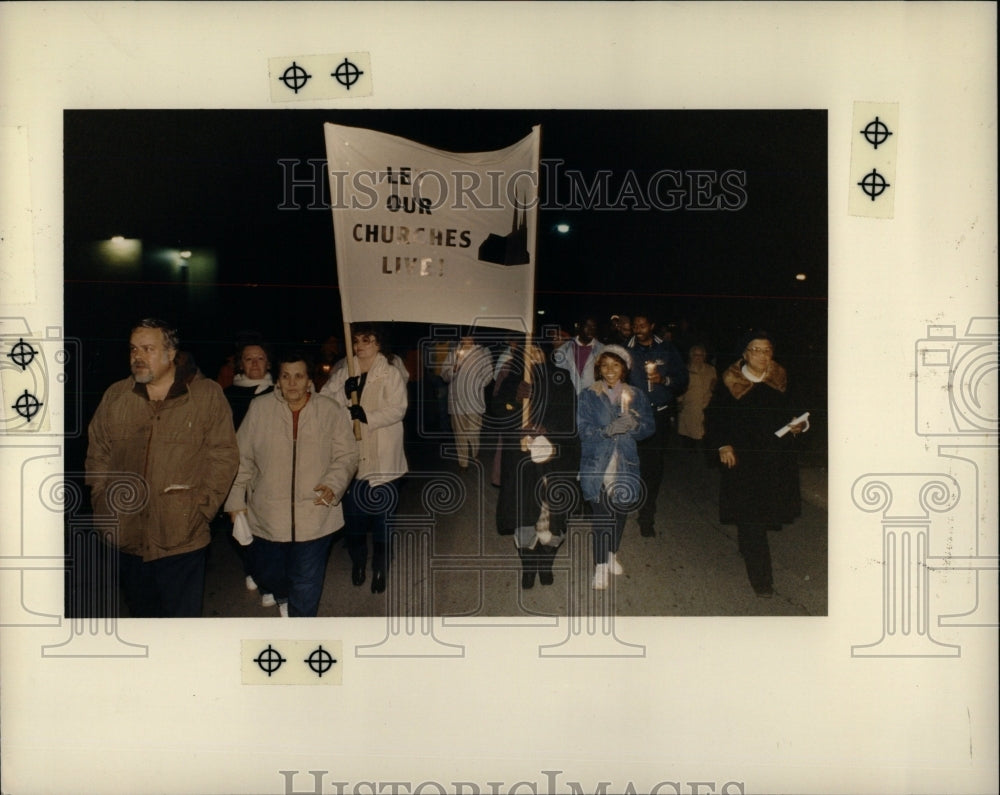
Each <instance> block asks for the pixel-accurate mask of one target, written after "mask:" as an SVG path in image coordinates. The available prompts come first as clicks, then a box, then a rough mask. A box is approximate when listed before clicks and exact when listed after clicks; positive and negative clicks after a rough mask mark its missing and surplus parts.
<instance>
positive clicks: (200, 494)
mask: <svg viewBox="0 0 1000 795" xmlns="http://www.w3.org/2000/svg"><path fill="white" fill-rule="evenodd" d="M129 360H130V364H131V370H132V375H131V376H129V377H128V378H124V379H122V380H121V381H117V382H115V383H114V384H112V385H111V386H110V387H109V388H108V390H107V391H106V392H105V393H104V397H103V398H102V399H101V403H100V405H99V406H98V407H97V411H96V413H95V414H94V418H93V419H92V420H91V423H90V428H89V442H90V443H89V445H88V448H87V461H86V470H87V485H88V486H90V489H91V501H92V503H93V507H94V513H95V515H102V514H103V515H107V514H109V513H111V514H116V515H117V517H118V529H117V535H116V536H114V537H113V538H111V539H109V540H110V541H111V543H113V544H114V545H115V546H116V547H117V548H118V550H119V573H120V582H121V586H122V590H123V593H124V596H125V602H126V605H127V606H128V611H129V614H130V615H131V616H132V617H135V618H151V617H197V616H200V615H201V604H202V597H203V594H204V588H205V558H206V550H207V548H208V545H209V543H210V541H211V533H210V530H209V521H210V520H211V519H212V517H214V516H215V513H216V511H218V509H219V506H220V505H221V504H222V501H223V500H224V499H225V496H226V494H227V493H228V491H229V487H230V485H231V484H232V482H233V477H234V476H235V474H236V470H237V467H238V466H239V450H238V448H237V446H236V435H235V433H234V432H233V423H232V414H231V412H230V408H229V403H228V402H227V401H226V398H225V396H224V395H223V394H222V389H221V387H219V385H218V384H217V383H215V382H214V381H211V380H209V379H207V378H205V377H204V376H203V375H202V374H201V373H200V372H199V371H198V369H197V367H195V366H194V364H193V362H192V360H191V358H190V357H189V356H188V355H187V354H185V353H182V352H180V351H178V339H177V332H176V331H175V330H174V329H173V328H171V327H170V326H169V325H168V324H166V323H165V322H163V321H162V320H156V319H152V318H147V319H145V320H142V321H140V322H139V323H138V324H137V325H136V326H135V327H134V328H133V329H132V333H131V337H130V339H129ZM136 476H138V478H139V483H140V488H139V489H136V488H134V486H135V483H136Z"/></svg>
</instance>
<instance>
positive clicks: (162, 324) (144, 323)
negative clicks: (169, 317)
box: [132, 317, 181, 351]
mask: <svg viewBox="0 0 1000 795" xmlns="http://www.w3.org/2000/svg"><path fill="white" fill-rule="evenodd" d="M137 328H156V329H159V330H160V331H162V332H163V343H164V345H165V346H166V347H167V348H172V349H173V350H175V351H176V350H180V347H181V339H180V337H179V336H178V334H177V329H175V328H174V327H173V326H172V325H170V324H169V323H167V321H165V320H160V319H159V318H155V317H144V318H143V319H142V320H140V321H139V322H138V323H136V324H135V325H134V326H132V331H135V330H136V329H137Z"/></svg>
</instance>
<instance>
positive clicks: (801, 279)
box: [795, 273, 806, 282]
mask: <svg viewBox="0 0 1000 795" xmlns="http://www.w3.org/2000/svg"><path fill="white" fill-rule="evenodd" d="M805 280H806V275H805V274H804V273H796V274H795V281H797V282H804V281H805Z"/></svg>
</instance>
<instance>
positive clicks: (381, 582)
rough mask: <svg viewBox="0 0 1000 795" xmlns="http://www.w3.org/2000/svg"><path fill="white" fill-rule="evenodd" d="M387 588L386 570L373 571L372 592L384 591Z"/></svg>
mask: <svg viewBox="0 0 1000 795" xmlns="http://www.w3.org/2000/svg"><path fill="white" fill-rule="evenodd" d="M384 590H385V572H384V571H382V569H375V570H374V571H372V593H382V592H383V591H384Z"/></svg>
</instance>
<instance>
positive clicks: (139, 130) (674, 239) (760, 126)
mask: <svg viewBox="0 0 1000 795" xmlns="http://www.w3.org/2000/svg"><path fill="white" fill-rule="evenodd" d="M324 122H334V123H338V124H344V125H349V126H358V127H369V128H372V129H376V130H381V131H383V132H388V133H392V134H395V135H401V136H404V137H407V138H411V139H414V140H416V141H419V142H420V143H423V144H426V145H429V146H432V147H436V148H440V149H447V150H451V151H484V150H490V149H498V148H501V147H505V146H508V145H510V144H512V143H514V142H515V141H517V140H519V139H521V138H523V137H524V136H525V135H527V134H528V133H529V132H530V129H531V127H532V125H534V124H540V125H541V127H542V144H541V155H542V161H543V183H542V186H541V209H540V211H539V223H538V251H537V257H538V259H537V268H536V298H535V305H536V308H537V309H544V310H546V315H545V316H544V321H545V322H546V323H552V322H560V323H562V324H564V325H567V324H571V323H572V321H573V320H574V319H576V318H578V317H580V316H582V315H584V314H594V315H596V316H597V317H598V318H599V319H600V320H604V319H606V318H607V317H608V316H609V315H610V314H611V313H613V312H625V313H627V314H632V313H633V312H634V311H635V310H637V309H639V308H646V309H648V310H649V311H650V312H651V313H652V314H654V316H657V317H658V319H659V320H662V321H680V320H681V319H685V320H687V321H688V322H689V323H690V324H691V325H692V326H693V328H694V329H695V330H696V331H697V332H698V333H699V334H700V336H702V337H704V339H705V341H707V342H708V343H709V344H710V346H712V348H713V349H714V351H718V354H719V357H720V359H725V358H727V357H730V351H732V350H733V348H734V346H735V342H736V338H737V337H738V336H739V332H740V330H741V329H744V328H746V327H758V328H760V327H764V328H768V329H770V330H772V331H774V332H775V333H776V334H777V335H778V340H779V346H778V348H779V354H780V353H781V352H782V350H783V351H784V352H785V355H784V357H781V356H780V355H779V359H780V358H784V359H785V360H786V361H789V360H791V361H793V362H795V361H797V364H798V369H799V371H808V372H809V374H810V378H811V379H812V380H813V381H814V382H816V384H817V386H819V384H820V383H822V384H823V385H824V386H825V373H826V370H825V350H826V321H827V302H826V298H827V248H828V246H827V118H826V112H825V111H813V110H802V111H767V110H764V111H760V110H753V111H593V110H585V111H552V110H548V111H540V110H523V111H469V110H462V111H424V110H405V111H404V110H362V111H349V112H345V111H340V110H338V111H323V110H305V111H304V110H287V111H269V110H263V111H259V110H253V111H227V110H211V111H201V110H191V111H174V110H163V111H157V110H153V111H137V110H127V111H110V110H104V111H66V112H65V114H64V126H65V129H64V141H65V263H64V273H65V280H66V292H65V299H66V301H65V325H66V330H67V334H68V335H70V336H75V337H79V338H81V340H82V342H83V345H84V350H85V352H86V354H85V359H86V360H87V365H86V367H85V374H84V391H85V392H86V393H88V394H89V395H91V396H94V395H96V396H99V394H100V392H102V391H103V390H104V388H106V387H107V385H108V384H109V383H110V382H111V381H112V380H115V379H116V378H120V377H122V376H124V375H126V374H127V361H126V355H125V350H126V341H127V337H128V329H129V327H130V325H131V323H132V322H133V321H134V320H135V319H137V318H139V317H143V316H148V315H158V316H164V317H166V318H168V319H169V320H171V321H173V322H174V323H176V324H177V325H178V327H179V328H180V330H181V336H182V339H183V340H186V341H187V344H188V347H189V348H190V349H192V350H193V352H194V353H195V356H196V358H197V360H198V362H199V364H201V366H202V369H203V370H204V371H205V372H206V374H208V375H209V376H210V377H211V376H214V374H215V371H216V369H217V367H218V364H219V363H221V361H222V359H223V357H224V356H225V355H226V353H228V352H229V350H230V348H231V346H232V343H233V340H234V338H235V336H236V334H237V333H238V332H239V331H240V330H242V329H256V330H259V331H261V332H262V333H263V334H264V335H265V336H266V337H267V338H268V339H270V340H274V341H277V342H288V343H292V342H301V341H309V342H316V343H318V342H321V341H322V340H324V339H326V338H327V337H328V336H330V335H334V334H335V335H338V336H340V335H341V334H342V330H341V321H340V296H339V293H338V291H337V289H336V283H337V277H336V262H335V255H334V240H333V224H332V219H331V214H330V211H329V209H326V208H323V207H312V208H310V207H309V206H308V205H309V203H310V198H311V196H310V192H309V191H307V190H304V189H302V188H299V189H297V190H296V193H295V194H294V195H293V196H291V197H289V196H288V195H287V194H286V186H285V179H286V176H287V174H288V173H290V172H288V170H287V167H285V168H283V167H282V166H281V165H280V163H279V161H281V160H293V161H297V165H296V167H295V168H296V170H295V176H296V178H298V179H300V180H303V179H307V178H308V176H309V173H310V166H309V164H308V161H309V160H320V161H325V158H326V151H325V146H324V139H323V123H324ZM556 161H561V162H560V163H559V164H558V165H556ZM568 170H572V171H576V172H579V174H580V180H581V183H582V184H583V185H584V186H586V187H590V186H592V185H593V184H595V182H599V177H598V175H599V174H601V173H605V174H606V177H605V178H604V179H605V180H606V181H605V182H604V183H603V187H604V193H603V194H601V195H599V196H597V197H596V199H595V201H592V202H591V203H592V204H593V203H595V202H596V201H599V202H601V203H603V205H604V208H600V207H597V208H587V207H581V206H575V207H574V206H558V205H559V204H564V205H565V204H567V203H569V200H570V198H571V192H570V191H569V184H570V182H569V179H570V178H569V177H568V176H567V175H566V172H567V171H568ZM665 170H672V171H677V172H682V174H681V177H680V179H681V183H679V184H680V185H681V186H682V187H684V186H688V185H689V184H690V182H688V181H687V180H701V181H702V182H703V187H704V190H703V191H702V192H701V193H700V194H699V195H698V196H696V195H694V193H693V192H692V191H681V192H677V193H669V191H668V189H669V188H671V187H674V184H673V182H671V179H672V178H666V179H663V178H661V179H660V181H659V182H658V183H656V184H657V185H659V186H660V194H658V197H657V198H658V199H659V200H660V203H661V205H662V206H666V207H672V208H673V209H657V208H656V207H651V208H650V209H638V208H637V207H636V205H637V204H638V203H640V202H642V201H644V200H645V201H646V202H647V203H649V202H650V201H651V200H650V199H648V198H646V197H645V196H643V195H642V192H647V193H648V191H649V183H650V180H651V178H652V177H653V175H656V174H658V173H662V172H664V171H665ZM694 172H706V173H707V174H708V175H710V176H701V177H698V176H696V175H694ZM725 172H730V173H731V174H733V173H735V174H742V175H743V176H742V177H739V178H738V179H740V180H742V181H743V184H742V188H739V186H737V189H733V186H732V185H730V189H729V190H728V192H727V191H724V190H723V189H722V188H720V187H719V184H718V183H719V181H720V177H719V176H718V175H722V174H724V173H725ZM712 174H714V175H716V176H711V175H712ZM636 190H638V191H639V194H638V195H637V194H636ZM741 193H742V198H741V196H740V194H741ZM620 194H622V195H621V196H620ZM630 197H631V198H630ZM320 198H322V197H320ZM619 199H620V200H619ZM283 202H285V203H292V204H298V209H279V207H280V205H281V204H282V203H283ZM719 202H721V203H724V204H728V206H730V207H733V206H737V207H738V208H737V209H729V210H723V209H701V208H699V207H698V205H699V204H701V205H705V204H708V205H713V204H717V203H719ZM576 203H577V204H580V201H579V200H578V201H577V202H576ZM616 206H617V209H615V207H616ZM623 206H624V207H623ZM561 222H565V223H568V224H569V225H570V227H571V230H570V232H569V233H568V234H565V235H563V234H559V233H557V232H556V231H555V229H554V227H555V225H556V224H557V223H561ZM112 235H123V236H125V237H130V238H141V239H142V241H143V247H144V250H147V251H148V250H151V249H152V248H154V247H156V246H165V247H176V248H181V249H184V248H191V249H194V248H210V249H214V251H215V255H216V258H217V262H218V271H217V280H216V282H217V283H216V284H215V285H213V286H212V289H211V290H210V295H211V302H210V303H209V304H208V305H207V306H206V305H205V304H204V303H203V304H200V305H197V306H193V305H192V304H191V302H190V299H188V298H187V297H186V296H187V293H186V291H185V290H186V288H185V287H184V286H183V285H182V284H180V283H178V282H177V281H175V278H174V277H173V276H166V275H164V274H163V273H161V272H158V271H156V270H155V268H148V267H146V268H144V271H143V273H142V275H141V276H140V277H139V278H138V279H127V280H123V279H122V278H121V277H120V275H118V274H115V273H114V272H110V271H109V270H108V269H107V268H101V267H97V266H95V265H94V264H93V263H92V262H91V261H89V260H88V257H87V255H86V254H85V253H84V252H85V251H86V247H87V246H88V245H89V244H91V243H93V242H95V241H100V240H107V239H108V238H110V237H111V236H112ZM800 272H802V273H805V274H806V275H807V277H808V278H807V279H806V281H796V280H795V278H794V276H795V274H796V273H800ZM399 325H401V326H407V328H394V329H393V335H394V338H395V339H396V341H397V343H399V342H401V343H403V345H402V346H401V347H405V344H406V343H408V342H412V343H414V344H415V342H416V340H415V339H414V338H415V337H419V335H420V334H421V333H424V331H425V329H419V328H408V326H411V325H412V324H399ZM720 363H721V362H720Z"/></svg>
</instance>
